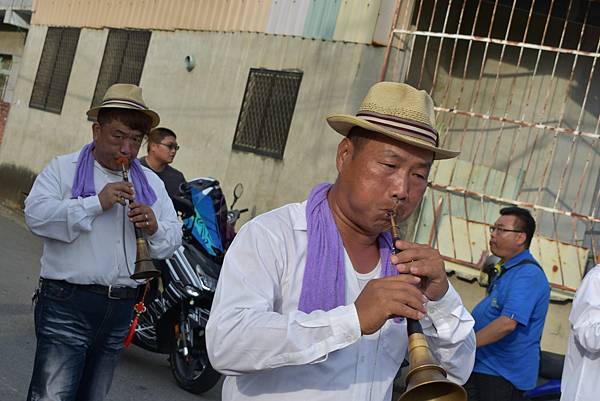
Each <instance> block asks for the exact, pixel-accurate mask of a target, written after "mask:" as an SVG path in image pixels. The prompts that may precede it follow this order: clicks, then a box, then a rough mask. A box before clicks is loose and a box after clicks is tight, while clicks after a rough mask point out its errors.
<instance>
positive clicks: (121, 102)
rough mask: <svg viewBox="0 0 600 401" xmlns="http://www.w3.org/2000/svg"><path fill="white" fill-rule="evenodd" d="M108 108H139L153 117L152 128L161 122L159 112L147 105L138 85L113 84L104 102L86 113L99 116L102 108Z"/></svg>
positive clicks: (103, 99) (90, 115) (93, 116)
mask: <svg viewBox="0 0 600 401" xmlns="http://www.w3.org/2000/svg"><path fill="white" fill-rule="evenodd" d="M106 108H113V109H131V110H139V111H140V112H142V113H144V114H146V115H147V116H148V117H150V118H151V119H152V128H154V127H156V126H157V125H158V123H159V122H160V117H159V116H158V114H157V113H156V112H155V111H152V110H150V109H149V108H148V106H146V103H145V102H144V98H143V97H142V88H140V87H139V86H137V85H132V84H114V85H112V86H111V87H110V88H108V90H107V91H106V93H105V94H104V98H102V103H100V105H99V106H96V107H92V108H91V109H89V110H88V111H87V113H86V114H87V115H88V116H89V117H92V118H97V117H98V112H99V111H100V109H106Z"/></svg>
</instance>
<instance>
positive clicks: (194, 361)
mask: <svg viewBox="0 0 600 401" xmlns="http://www.w3.org/2000/svg"><path fill="white" fill-rule="evenodd" d="M169 363H170V365H171V372H172V373H173V377H175V380H176V381H177V384H178V385H179V387H181V388H182V389H184V390H186V391H189V392H190V393H194V394H202V393H205V392H207V391H208V390H210V389H211V388H213V387H214V386H215V385H216V384H217V383H218V382H219V379H220V378H221V374H220V373H219V372H217V371H216V370H214V369H213V367H212V365H211V364H210V361H209V360H208V354H207V352H206V343H205V340H204V336H197V337H196V346H195V347H194V348H190V349H189V354H188V355H187V356H184V355H183V352H181V351H180V343H179V340H178V339H177V338H176V337H175V336H174V337H173V341H172V342H171V352H170V354H169Z"/></svg>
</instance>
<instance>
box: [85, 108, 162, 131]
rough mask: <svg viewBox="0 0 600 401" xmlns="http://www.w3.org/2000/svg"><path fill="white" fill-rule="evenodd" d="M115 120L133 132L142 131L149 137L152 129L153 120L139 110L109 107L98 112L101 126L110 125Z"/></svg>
mask: <svg viewBox="0 0 600 401" xmlns="http://www.w3.org/2000/svg"><path fill="white" fill-rule="evenodd" d="M113 120H117V121H120V122H122V123H123V124H125V125H126V126H128V127H129V128H131V129H132V130H136V131H140V132H141V133H142V134H143V135H148V133H149V132H150V129H151V128H152V118H151V117H150V116H149V115H147V114H144V113H141V112H140V111H138V110H134V109H124V108H117V107H109V108H102V109H100V110H99V111H98V117H97V118H96V121H98V123H99V124H100V125H104V124H109V123H110V122H111V121H113Z"/></svg>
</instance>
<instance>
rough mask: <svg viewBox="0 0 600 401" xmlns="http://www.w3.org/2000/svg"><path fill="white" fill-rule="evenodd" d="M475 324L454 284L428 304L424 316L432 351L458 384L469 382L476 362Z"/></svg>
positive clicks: (423, 321)
mask: <svg viewBox="0 0 600 401" xmlns="http://www.w3.org/2000/svg"><path fill="white" fill-rule="evenodd" d="M474 324H475V321H474V320H473V317H472V316H471V314H470V313H469V312H468V311H467V309H466V308H465V307H464V306H463V304H462V301H461V299H460V296H459V295H458V293H457V292H456V290H455V289H454V287H452V284H450V286H449V288H448V291H447V292H446V294H445V295H444V296H443V297H442V298H441V299H440V300H438V301H429V302H428V303H427V316H426V317H424V318H423V319H421V326H422V327H423V334H425V335H426V336H427V341H428V343H429V344H430V348H431V350H432V352H433V354H434V355H435V356H436V357H437V359H438V360H439V361H440V363H441V364H442V366H443V367H444V369H445V370H446V372H447V373H448V379H450V380H452V381H453V382H456V383H459V384H464V383H465V382H466V381H467V379H468V378H469V376H470V374H471V371H472V370H473V365H474V363H475V348H476V347H475V332H474V331H473V325H474Z"/></svg>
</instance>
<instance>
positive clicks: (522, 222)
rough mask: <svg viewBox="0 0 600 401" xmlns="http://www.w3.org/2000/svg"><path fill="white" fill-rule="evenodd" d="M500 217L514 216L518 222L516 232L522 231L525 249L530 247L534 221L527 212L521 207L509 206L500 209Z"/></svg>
mask: <svg viewBox="0 0 600 401" xmlns="http://www.w3.org/2000/svg"><path fill="white" fill-rule="evenodd" d="M500 214H501V215H502V216H515V217H516V218H517V220H518V225H519V226H518V227H515V228H517V229H518V230H522V231H523V232H524V233H525V235H526V236H527V237H526V239H525V247H526V248H529V245H531V239H532V238H533V234H534V233H535V220H534V218H533V216H532V215H531V213H529V210H527V209H523V208H522V207H517V206H510V207H505V208H502V209H500Z"/></svg>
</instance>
